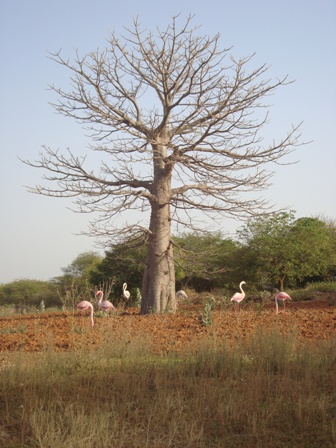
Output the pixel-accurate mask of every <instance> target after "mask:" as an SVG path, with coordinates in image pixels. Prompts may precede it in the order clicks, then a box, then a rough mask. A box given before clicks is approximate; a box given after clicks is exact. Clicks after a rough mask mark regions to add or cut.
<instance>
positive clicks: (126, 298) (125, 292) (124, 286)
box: [122, 283, 131, 300]
mask: <svg viewBox="0 0 336 448" xmlns="http://www.w3.org/2000/svg"><path fill="white" fill-rule="evenodd" d="M122 289H123V292H122V296H123V298H124V299H125V300H128V299H129V298H130V297H131V293H130V292H129V291H127V283H124V284H123V287H122Z"/></svg>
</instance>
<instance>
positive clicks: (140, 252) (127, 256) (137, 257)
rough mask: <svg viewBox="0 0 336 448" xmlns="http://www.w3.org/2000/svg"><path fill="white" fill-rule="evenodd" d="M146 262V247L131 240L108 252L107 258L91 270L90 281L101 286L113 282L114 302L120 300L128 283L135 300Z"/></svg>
mask: <svg viewBox="0 0 336 448" xmlns="http://www.w3.org/2000/svg"><path fill="white" fill-rule="evenodd" d="M145 261H146V245H145V244H144V243H143V244H140V242H139V241H138V240H134V239H133V238H130V239H129V240H127V241H125V242H123V243H121V244H117V245H115V246H114V247H113V248H112V249H111V250H109V251H106V253H105V257H104V258H103V259H102V260H101V262H100V263H99V264H98V265H97V266H96V267H95V269H93V270H91V272H90V281H91V283H92V284H94V285H99V284H103V283H104V282H107V281H112V280H113V286H112V293H113V295H114V297H116V300H114V301H118V299H120V296H121V291H122V285H123V283H124V282H126V283H127V284H128V290H129V291H130V292H131V298H135V296H136V290H137V289H138V288H140V287H141V281H142V277H143V273H144V270H145Z"/></svg>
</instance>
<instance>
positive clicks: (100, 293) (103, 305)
mask: <svg viewBox="0 0 336 448" xmlns="http://www.w3.org/2000/svg"><path fill="white" fill-rule="evenodd" d="M96 296H99V301H98V306H99V308H100V309H102V310H103V311H105V313H109V312H110V311H111V310H114V306H113V304H112V303H111V302H109V301H108V300H104V301H103V302H102V300H103V297H104V293H103V291H97V292H96Z"/></svg>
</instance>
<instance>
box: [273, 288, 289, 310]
mask: <svg viewBox="0 0 336 448" xmlns="http://www.w3.org/2000/svg"><path fill="white" fill-rule="evenodd" d="M278 300H282V303H283V306H284V311H285V310H286V305H285V301H286V300H292V298H291V296H289V295H288V294H287V293H286V292H284V291H281V292H278V294H277V295H276V296H275V314H278V312H279V307H278Z"/></svg>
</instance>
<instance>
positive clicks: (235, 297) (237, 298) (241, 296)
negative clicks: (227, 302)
mask: <svg viewBox="0 0 336 448" xmlns="http://www.w3.org/2000/svg"><path fill="white" fill-rule="evenodd" d="M242 285H246V282H244V281H243V282H240V283H239V289H240V291H241V292H236V293H235V294H234V295H233V296H232V297H231V302H236V305H237V306H238V311H239V310H240V308H239V304H240V302H241V301H242V300H243V299H244V297H245V292H244V291H243V288H242Z"/></svg>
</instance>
